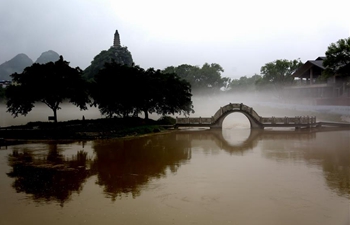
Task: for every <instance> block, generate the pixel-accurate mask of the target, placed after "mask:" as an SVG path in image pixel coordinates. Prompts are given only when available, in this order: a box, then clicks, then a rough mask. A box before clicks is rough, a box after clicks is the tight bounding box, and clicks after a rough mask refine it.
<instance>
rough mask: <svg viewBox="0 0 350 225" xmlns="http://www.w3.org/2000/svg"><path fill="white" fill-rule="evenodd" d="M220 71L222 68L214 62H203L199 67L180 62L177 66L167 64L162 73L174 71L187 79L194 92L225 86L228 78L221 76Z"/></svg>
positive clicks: (213, 90) (211, 90)
mask: <svg viewBox="0 0 350 225" xmlns="http://www.w3.org/2000/svg"><path fill="white" fill-rule="evenodd" d="M222 72H224V69H223V68H222V67H221V66H220V65H219V64H216V63H212V64H208V63H205V64H204V65H203V66H202V67H201V68H200V67H198V66H192V65H187V64H182V65H180V66H177V67H174V66H169V67H167V68H165V69H164V70H163V73H175V74H177V75H178V76H179V77H180V78H182V79H184V80H186V81H188V82H189V83H190V84H191V87H192V90H193V91H194V92H198V91H210V92H211V93H213V92H216V91H219V90H220V89H222V88H226V87H227V85H228V83H229V78H227V77H221V73H222Z"/></svg>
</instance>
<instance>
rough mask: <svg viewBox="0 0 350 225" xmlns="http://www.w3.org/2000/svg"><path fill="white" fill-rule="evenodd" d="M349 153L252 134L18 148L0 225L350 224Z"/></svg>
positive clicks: (326, 135) (300, 135)
mask: <svg viewBox="0 0 350 225" xmlns="http://www.w3.org/2000/svg"><path fill="white" fill-rule="evenodd" d="M349 146H350V132H349V130H334V131H324V132H323V131H319V132H310V131H308V130H305V131H303V130H301V131H291V130H283V131H275V130H265V131H255V130H250V129H249V128H245V127H243V128H242V127H241V128H235V129H231V128H225V129H223V130H180V131H174V132H170V133H165V134H157V135H152V136H144V137H138V138H129V139H118V140H96V141H87V142H54V141H50V142H35V143H29V144H25V145H16V146H9V147H8V148H7V149H4V148H2V149H1V150H0V189H1V195H0V202H1V204H0V224H6V225H12V224H50V225H56V224H94V225H96V224H107V225H108V224H152V225H154V224H201V225H203V224H259V225H265V224H266V225H272V224H279V225H280V224H284V225H295V224H308V225H313V224H314V225H323V224H324V225H329V224H340V225H345V224H350V152H349ZM48 164H56V167H57V168H58V167H59V166H60V165H63V164H65V165H70V166H71V167H72V168H75V169H71V170H64V169H62V170H60V169H57V168H56V169H54V168H52V167H50V166H47V165H48ZM33 165H35V166H33Z"/></svg>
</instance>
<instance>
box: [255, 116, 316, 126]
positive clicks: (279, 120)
mask: <svg viewBox="0 0 350 225" xmlns="http://www.w3.org/2000/svg"><path fill="white" fill-rule="evenodd" d="M260 123H262V124H316V117H315V116H311V117H310V116H296V117H261V119H260Z"/></svg>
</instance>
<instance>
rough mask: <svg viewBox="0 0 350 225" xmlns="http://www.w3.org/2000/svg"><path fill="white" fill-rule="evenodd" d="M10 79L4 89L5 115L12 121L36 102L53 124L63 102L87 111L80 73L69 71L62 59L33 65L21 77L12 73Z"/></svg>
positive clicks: (85, 94)
mask: <svg viewBox="0 0 350 225" xmlns="http://www.w3.org/2000/svg"><path fill="white" fill-rule="evenodd" d="M11 77H12V83H13V84H12V85H10V86H8V87H7V88H6V98H7V109H8V110H7V111H8V112H10V113H11V114H12V115H14V117H17V116H18V114H22V115H27V113H28V112H30V111H31V110H32V108H33V107H34V104H35V103H36V102H42V103H44V104H46V105H47V106H48V107H49V108H50V109H52V111H53V113H54V121H55V122H57V110H59V109H60V106H59V105H60V103H62V102H63V101H64V100H69V102H70V103H72V104H74V105H76V106H78V107H79V108H80V109H81V110H85V109H87V107H86V104H87V103H89V102H90V100H89V96H88V94H87V84H86V82H85V80H84V79H83V78H82V70H81V69H80V68H79V67H77V68H71V67H70V66H69V62H67V61H64V60H63V57H62V56H60V59H59V60H58V61H57V62H54V63H53V62H49V63H46V64H38V63H34V64H33V65H32V66H30V67H27V68H25V69H24V71H23V73H20V74H18V73H14V74H12V75H11Z"/></svg>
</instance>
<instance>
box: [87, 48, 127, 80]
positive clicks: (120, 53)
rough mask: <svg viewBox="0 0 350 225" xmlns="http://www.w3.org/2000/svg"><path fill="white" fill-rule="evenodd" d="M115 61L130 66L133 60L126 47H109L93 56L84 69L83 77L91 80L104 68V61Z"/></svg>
mask: <svg viewBox="0 0 350 225" xmlns="http://www.w3.org/2000/svg"><path fill="white" fill-rule="evenodd" d="M113 61H114V62H116V63H118V64H121V65H128V66H132V65H133V64H134V61H133V59H132V56H131V53H130V51H129V50H128V49H127V47H111V48H110V49H108V51H106V50H104V51H101V52H100V53H99V54H98V55H96V56H95V57H94V60H93V61H92V62H91V65H90V66H88V67H87V68H86V69H85V70H84V77H85V78H86V79H87V80H91V79H93V78H94V76H95V75H96V74H97V73H98V72H99V71H100V70H101V69H103V68H104V65H105V63H110V62H113Z"/></svg>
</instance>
